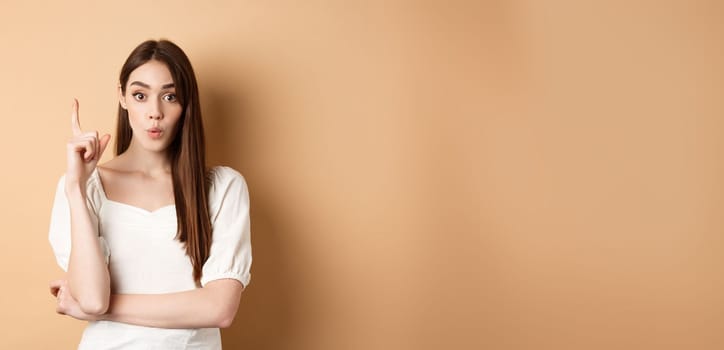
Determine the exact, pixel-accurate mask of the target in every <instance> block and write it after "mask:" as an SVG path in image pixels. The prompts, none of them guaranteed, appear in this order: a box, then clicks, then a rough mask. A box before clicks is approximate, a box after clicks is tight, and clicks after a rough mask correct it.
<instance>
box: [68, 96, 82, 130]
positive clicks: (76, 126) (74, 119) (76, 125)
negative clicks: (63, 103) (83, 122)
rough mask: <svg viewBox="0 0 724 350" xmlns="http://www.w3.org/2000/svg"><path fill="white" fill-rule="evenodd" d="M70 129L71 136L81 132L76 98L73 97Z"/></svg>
mask: <svg viewBox="0 0 724 350" xmlns="http://www.w3.org/2000/svg"><path fill="white" fill-rule="evenodd" d="M70 119H71V120H70V123H71V126H70V127H71V130H73V136H78V135H80V134H82V133H83V131H81V129H80V121H79V120H78V100H77V99H73V113H72V114H71V116H70Z"/></svg>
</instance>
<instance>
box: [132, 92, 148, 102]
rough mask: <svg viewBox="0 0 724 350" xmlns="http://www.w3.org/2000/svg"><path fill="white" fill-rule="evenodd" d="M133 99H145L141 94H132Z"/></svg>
mask: <svg viewBox="0 0 724 350" xmlns="http://www.w3.org/2000/svg"><path fill="white" fill-rule="evenodd" d="M133 98H135V99H136V100H137V101H143V100H144V99H146V95H144V94H143V93H141V92H137V93H135V94H133Z"/></svg>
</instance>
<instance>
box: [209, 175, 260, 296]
mask: <svg viewBox="0 0 724 350" xmlns="http://www.w3.org/2000/svg"><path fill="white" fill-rule="evenodd" d="M211 176H212V186H211V189H210V191H209V203H210V205H209V214H210V218H211V228H212V241H211V252H210V254H209V258H208V259H207V260H206V263H204V266H203V269H202V271H201V273H202V274H201V285H202V286H205V285H206V284H207V283H209V282H211V281H213V280H217V279H222V278H233V279H235V280H238V281H239V282H241V284H242V285H243V286H244V287H246V286H247V285H249V280H250V279H251V273H250V270H251V220H250V217H249V189H248V187H247V184H246V181H245V179H244V177H243V176H242V175H241V174H240V173H239V172H237V171H236V170H234V169H232V168H229V167H224V166H218V167H215V168H214V169H213V172H212V175H211Z"/></svg>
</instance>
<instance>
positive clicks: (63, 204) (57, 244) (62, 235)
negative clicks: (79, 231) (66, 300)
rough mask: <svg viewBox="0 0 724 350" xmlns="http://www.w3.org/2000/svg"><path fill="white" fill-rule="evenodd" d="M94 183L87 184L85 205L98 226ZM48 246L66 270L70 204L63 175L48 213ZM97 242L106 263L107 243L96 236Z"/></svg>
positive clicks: (68, 252) (68, 254)
mask: <svg viewBox="0 0 724 350" xmlns="http://www.w3.org/2000/svg"><path fill="white" fill-rule="evenodd" d="M93 185H94V184H92V183H91V182H90V181H89V183H88V185H87V188H88V190H87V195H86V205H87V206H88V212H89V213H90V217H91V221H92V222H93V225H94V226H95V227H98V214H97V213H98V212H97V209H98V206H97V205H96V202H97V198H96V197H97V193H95V192H96V191H95V189H94V186H93ZM48 239H49V241H50V246H51V247H52V248H53V253H54V254H55V260H56V261H57V262H58V266H60V268H62V269H63V271H68V261H69V260H70V206H69V205H68V198H67V197H66V195H65V175H63V176H61V177H60V180H59V181H58V185H57V187H56V190H55V200H54V201H53V209H52V211H51V214H50V229H49V234H48ZM98 240H99V244H100V245H101V249H102V250H103V254H104V255H105V258H106V263H108V259H109V256H110V251H109V249H108V245H107V244H106V241H105V239H103V237H100V236H99V237H98Z"/></svg>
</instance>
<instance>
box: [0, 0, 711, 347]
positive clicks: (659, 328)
mask: <svg viewBox="0 0 724 350" xmlns="http://www.w3.org/2000/svg"><path fill="white" fill-rule="evenodd" d="M723 4H724V3H723V2H720V1H683V0H682V1H663V2H662V1H635V2H631V1H583V2H581V1H532V0H530V1H523V0H521V1H497V2H493V1H490V2H486V1H469V2H464V1H437V2H435V1H327V2H322V1H305V2H299V1H227V2H211V1H209V2H204V4H202V2H191V1H173V2H171V1H153V2H113V3H112V4H111V3H110V2H108V3H107V4H101V2H91V1H88V2H79V1H68V2H51V1H48V2H45V3H41V2H38V1H3V2H2V6H1V8H0V45H1V46H0V50H2V51H0V52H1V55H0V59H1V60H2V61H1V62H2V64H1V65H0V79H1V81H0V82H1V83H0V106H1V111H2V112H1V113H2V115H0V118H2V130H3V137H2V138H0V152H2V153H1V154H0V156H1V157H2V162H3V167H2V182H1V183H0V186H1V188H0V191H2V192H1V193H2V200H1V201H0V221H1V222H2V223H3V229H2V233H1V234H2V242H3V243H2V244H0V259H2V260H0V274H1V275H2V276H3V281H4V282H3V288H2V294H1V295H2V297H1V298H0V318H1V319H0V320H1V322H2V329H3V331H2V334H3V336H2V339H0V343H2V344H1V345H0V347H2V348H7V349H21V348H23V349H49V348H53V349H70V348H73V346H74V345H75V344H76V343H77V341H78V339H79V336H80V332H81V330H82V326H83V325H82V324H81V323H80V322H77V321H74V320H71V319H67V318H63V317H61V316H58V315H56V314H55V313H54V300H53V298H52V297H51V296H50V295H49V294H48V292H47V282H48V281H49V280H50V279H52V278H54V277H56V276H58V274H59V271H60V270H59V269H58V268H57V267H56V265H55V262H54V259H53V256H52V252H51V250H50V246H49V244H48V242H47V226H48V220H49V214H50V208H51V202H52V195H53V189H54V186H55V183H56V181H57V180H58V177H59V176H60V175H61V174H62V173H63V171H64V166H65V164H64V162H65V158H64V157H65V155H64V143H65V141H66V139H67V137H68V135H69V130H68V128H69V111H70V103H71V100H72V98H73V97H78V99H79V100H80V103H81V114H80V115H81V122H82V124H83V126H84V128H88V129H91V128H93V129H98V130H101V131H107V132H113V127H114V125H115V108H116V101H115V97H116V95H115V94H116V90H115V87H116V81H117V78H118V77H117V75H118V71H119V69H120V67H121V64H122V63H123V60H124V59H125V57H126V56H127V55H128V53H129V52H130V50H131V49H132V48H133V47H135V45H137V44H138V43H140V42H141V41H143V40H145V39H148V38H160V37H165V38H170V39H172V40H174V41H176V42H177V43H178V44H179V45H181V46H182V47H183V48H184V49H185V50H186V52H187V53H188V54H189V56H190V58H191V60H192V62H193V64H194V66H195V69H196V71H197V75H198V77H199V81H200V87H201V98H202V101H203V107H204V109H205V116H206V125H207V132H208V137H209V139H210V145H209V152H210V159H211V161H212V163H213V164H226V165H230V166H232V167H234V168H236V169H237V170H239V171H240V172H241V173H242V174H244V176H245V177H246V179H247V181H248V184H249V186H250V190H251V200H252V231H253V233H252V236H253V246H254V267H253V278H252V283H251V285H250V286H249V289H248V290H247V291H246V292H245V293H244V296H243V300H242V303H241V307H240V310H239V314H238V317H237V319H236V322H235V324H234V325H233V326H232V328H230V329H228V330H225V331H224V332H223V334H224V335H223V336H224V344H225V347H226V348H227V349H302V350H304V349H310V350H311V349H315V350H318V349H330V350H331V349H483V348H486V349H657V350H660V349H721V348H723V347H724V332H722V325H724V265H723V264H722V263H723V260H724V259H722V253H723V252H724V249H723V248H724V247H723V245H724V239H723V238H722V233H724V219H723V218H724V216H722V210H723V209H724V185H723V182H722V178H723V176H724V162H723V160H724V159H723V157H724V141H723V138H722V137H721V136H720V135H721V134H722V131H723V130H724V129H723V128H724V118H723V114H722V112H724V106H723V104H722V93H723V92H724V89H723V87H724V67H723V66H722V62H724V60H723V59H724V48H723V47H722V46H723V45H724V44H723V43H724V40H722V39H723V37H722V35H723V34H724V21H722V18H723V15H724V5H723ZM109 157H110V154H107V155H106V156H105V159H108V158H109Z"/></svg>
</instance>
